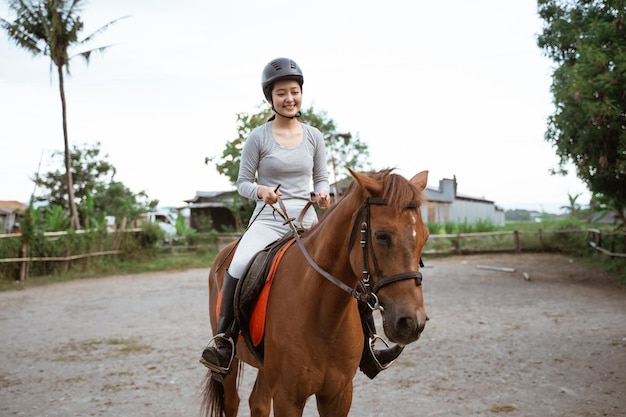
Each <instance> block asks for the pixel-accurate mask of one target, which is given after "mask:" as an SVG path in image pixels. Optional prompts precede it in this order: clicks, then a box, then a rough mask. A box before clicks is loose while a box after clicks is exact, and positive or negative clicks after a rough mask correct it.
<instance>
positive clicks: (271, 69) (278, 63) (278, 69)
mask: <svg viewBox="0 0 626 417" xmlns="http://www.w3.org/2000/svg"><path fill="white" fill-rule="evenodd" d="M279 80H295V81H296V82H297V83H298V84H300V88H302V84H304V76H303V75H302V70H301V69H300V67H299V66H298V64H296V61H294V60H291V59H289V58H276V59H273V60H271V61H270V62H269V63H268V64H267V65H266V66H265V68H264V69H263V74H262V75H261V87H263V94H264V95H265V98H266V99H267V101H269V102H270V103H271V102H272V88H274V83H275V82H276V81H279Z"/></svg>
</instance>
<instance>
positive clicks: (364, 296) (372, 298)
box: [272, 197, 424, 311]
mask: <svg viewBox="0 0 626 417" xmlns="http://www.w3.org/2000/svg"><path fill="white" fill-rule="evenodd" d="M278 203H279V205H280V210H278V209H277V208H276V207H274V206H272V208H273V209H274V211H276V212H278V214H280V216H281V217H282V218H283V219H285V224H287V223H288V224H289V226H290V227H291V229H292V230H293V234H294V238H295V239H296V242H297V243H298V246H299V247H300V250H301V251H302V254H303V255H304V257H305V258H306V260H307V262H308V263H309V265H311V267H312V268H313V269H315V271H317V272H318V273H319V274H321V275H322V276H323V277H324V278H326V279H327V280H329V281H330V282H332V283H333V284H335V285H336V286H337V287H339V288H340V289H342V290H343V291H345V292H347V293H348V294H350V296H351V297H354V298H356V299H357V300H358V301H362V302H365V303H367V305H368V306H369V307H370V308H371V309H372V310H381V311H384V308H383V307H382V306H381V305H380V302H379V301H378V296H377V295H376V293H377V292H378V290H380V289H381V288H382V287H384V286H385V285H389V284H391V283H394V282H397V281H403V280H406V279H415V285H417V286H420V285H421V283H422V273H421V272H419V271H407V272H403V273H401V274H396V275H392V276H388V277H383V276H382V275H381V273H380V268H379V267H378V261H377V259H376V256H375V254H374V249H373V248H372V245H371V236H370V234H369V233H368V224H369V222H370V210H369V207H370V204H377V205H386V204H387V202H386V201H385V200H384V199H381V198H370V197H368V198H366V199H365V201H364V202H363V205H362V206H361V208H360V209H359V211H358V213H357V217H356V219H355V221H354V225H353V226H352V232H351V234H350V240H349V244H348V254H349V253H350V251H351V249H352V246H353V244H354V240H355V236H356V230H357V227H358V225H359V221H360V219H361V217H365V218H364V219H363V221H362V222H361V241H360V244H361V247H362V248H363V278H362V279H361V281H360V282H361V284H362V285H361V287H363V288H364V289H365V291H364V292H361V291H358V290H355V289H354V288H352V287H350V286H349V285H346V284H345V283H344V282H343V281H341V280H340V279H338V278H337V277H335V276H333V275H331V274H330V273H328V272H327V271H325V270H324V269H323V268H322V267H320V266H319V265H318V264H317V263H316V262H315V260H314V259H313V258H312V257H311V255H310V254H309V252H308V251H307V250H306V248H305V247H304V243H302V241H301V239H300V234H299V233H298V229H297V227H296V225H295V224H294V220H295V219H294V218H290V217H289V214H288V213H287V209H286V207H285V205H284V204H283V202H282V200H281V199H280V198H278ZM409 207H417V204H416V203H414V202H413V203H412V204H411V205H410V206H409ZM369 252H371V254H372V259H373V262H374V268H375V273H376V276H377V277H378V282H377V283H376V285H374V288H373V289H372V288H370V282H371V274H370V272H369V262H368V253H369ZM419 264H420V266H422V267H423V266H424V265H423V263H422V259H421V258H420V261H419Z"/></svg>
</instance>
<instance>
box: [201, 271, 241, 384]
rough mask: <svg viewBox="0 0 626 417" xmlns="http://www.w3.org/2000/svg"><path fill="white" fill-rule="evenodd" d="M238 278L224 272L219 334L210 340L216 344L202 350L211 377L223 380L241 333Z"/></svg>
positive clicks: (202, 359) (204, 362) (228, 369)
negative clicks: (238, 308) (237, 302)
mask: <svg viewBox="0 0 626 417" xmlns="http://www.w3.org/2000/svg"><path fill="white" fill-rule="evenodd" d="M238 282H239V280H238V279H236V278H233V277H231V276H230V274H229V273H228V270H226V271H225V272H224V284H223V285H222V299H221V302H220V314H219V317H218V319H217V334H216V335H215V336H214V337H213V338H212V339H211V340H210V341H209V345H210V344H211V341H215V346H209V345H207V347H206V348H204V351H203V352H202V357H201V358H200V363H202V364H203V365H204V366H206V367H207V368H209V369H210V370H211V377H212V378H213V379H215V380H217V381H222V380H223V379H224V378H225V377H226V376H227V375H228V374H229V373H230V369H231V365H232V362H233V358H234V357H235V343H237V337H238V335H239V325H238V323H237V320H235V309H234V304H235V289H236V288H237V283H238Z"/></svg>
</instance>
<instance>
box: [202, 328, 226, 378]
mask: <svg viewBox="0 0 626 417" xmlns="http://www.w3.org/2000/svg"><path fill="white" fill-rule="evenodd" d="M218 338H220V339H224V340H226V341H228V343H230V346H231V350H230V360H229V361H228V365H226V367H223V366H219V365H215V364H212V363H211V362H208V361H207V360H206V359H204V356H201V357H200V363H201V364H203V365H204V366H206V367H207V368H209V370H210V371H211V372H214V373H218V374H222V375H228V373H229V372H230V369H231V365H232V364H233V359H234V358H235V341H234V340H233V338H232V337H226V333H218V334H216V335H215V336H213V337H212V338H211V339H209V341H208V342H207V344H206V346H205V347H204V350H206V349H207V348H209V347H210V345H211V342H213V341H215V340H216V339H218ZM214 345H215V350H216V352H219V349H217V343H214ZM204 350H203V352H204Z"/></svg>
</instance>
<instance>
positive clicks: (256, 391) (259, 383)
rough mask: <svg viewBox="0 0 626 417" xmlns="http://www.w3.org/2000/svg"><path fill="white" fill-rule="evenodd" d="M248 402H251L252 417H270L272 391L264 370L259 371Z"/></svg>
mask: <svg viewBox="0 0 626 417" xmlns="http://www.w3.org/2000/svg"><path fill="white" fill-rule="evenodd" d="M248 403H249V404H250V417H269V415H270V412H271V409H272V393H271V391H270V388H269V386H268V385H267V382H266V381H265V374H264V373H263V372H262V371H258V373H257V376H256V381H254V387H253V388H252V392H251V393H250V398H249V400H248Z"/></svg>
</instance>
